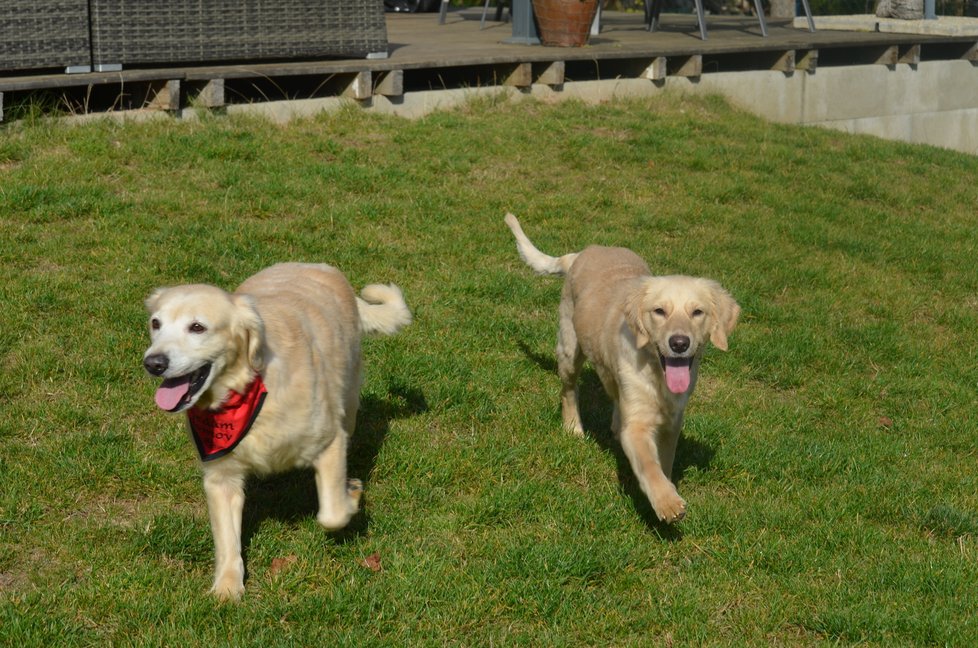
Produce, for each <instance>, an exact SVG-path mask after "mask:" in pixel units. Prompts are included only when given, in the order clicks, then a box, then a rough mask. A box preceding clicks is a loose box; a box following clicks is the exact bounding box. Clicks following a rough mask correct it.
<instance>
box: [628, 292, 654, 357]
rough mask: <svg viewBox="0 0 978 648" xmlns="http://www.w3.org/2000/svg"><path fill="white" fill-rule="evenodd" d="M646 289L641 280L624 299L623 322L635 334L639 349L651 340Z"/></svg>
mask: <svg viewBox="0 0 978 648" xmlns="http://www.w3.org/2000/svg"><path fill="white" fill-rule="evenodd" d="M648 290H649V286H648V284H647V283H645V282H642V283H641V284H639V285H638V286H637V287H636V288H635V290H633V291H632V293H631V294H630V295H629V296H628V298H627V299H626V300H625V324H627V325H628V328H629V330H631V332H632V334H633V335H634V336H635V345H636V346H637V347H638V348H639V349H641V348H643V347H644V346H646V345H647V344H648V343H649V342H650V341H651V340H652V331H651V328H652V326H651V322H650V321H649V319H648V313H647V312H646V310H645V296H646V294H647V293H648Z"/></svg>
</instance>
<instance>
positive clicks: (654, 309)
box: [652, 308, 666, 317]
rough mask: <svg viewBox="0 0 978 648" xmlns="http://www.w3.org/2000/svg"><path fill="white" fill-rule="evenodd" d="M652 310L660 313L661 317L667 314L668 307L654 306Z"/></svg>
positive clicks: (657, 313)
mask: <svg viewBox="0 0 978 648" xmlns="http://www.w3.org/2000/svg"><path fill="white" fill-rule="evenodd" d="M652 312H653V313H655V314H656V315H658V316H659V317H665V316H666V309H665V308H653V309H652Z"/></svg>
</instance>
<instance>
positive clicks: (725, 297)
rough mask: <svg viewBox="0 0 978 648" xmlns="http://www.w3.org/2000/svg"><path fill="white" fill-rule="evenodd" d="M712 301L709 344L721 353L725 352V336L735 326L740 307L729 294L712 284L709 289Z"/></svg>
mask: <svg viewBox="0 0 978 648" xmlns="http://www.w3.org/2000/svg"><path fill="white" fill-rule="evenodd" d="M710 288H711V295H712V299H713V317H714V321H713V328H712V329H711V330H710V342H712V343H713V346H715V347H716V348H718V349H720V350H721V351H726V350H727V336H728V335H729V334H730V332H731V331H733V329H734V326H736V325H737V318H738V317H740V305H738V304H737V302H736V301H734V298H733V297H731V296H730V294H729V293H728V292H727V291H726V290H724V289H723V288H721V287H720V284H716V283H714V284H713V285H712V286H711V287H710Z"/></svg>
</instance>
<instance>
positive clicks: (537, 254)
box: [506, 214, 577, 275]
mask: <svg viewBox="0 0 978 648" xmlns="http://www.w3.org/2000/svg"><path fill="white" fill-rule="evenodd" d="M506 225H508V226H509V229H510V231H512V232H513V236H515V237H516V249H517V250H518V251H519V253H520V258H521V259H523V261H525V262H526V265H528V266H530V267H531V268H533V270H535V271H536V272H538V273H539V274H553V275H562V274H567V271H568V270H570V267H571V265H572V264H573V263H574V259H576V258H577V252H571V253H570V254H565V255H563V256H559V257H552V256H550V255H549V254H544V253H543V252H541V251H540V250H538V249H537V248H536V246H535V245H533V243H531V242H530V239H529V238H528V237H527V236H526V234H524V233H523V228H522V227H520V222H519V221H518V220H516V216H513V215H512V214H506Z"/></svg>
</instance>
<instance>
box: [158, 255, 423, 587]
mask: <svg viewBox="0 0 978 648" xmlns="http://www.w3.org/2000/svg"><path fill="white" fill-rule="evenodd" d="M146 309H147V310H148V311H149V333H150V339H151V344H150V346H149V348H148V349H147V350H146V353H145V354H144V355H143V366H144V367H145V368H146V371H148V372H149V373H150V374H152V375H153V376H158V377H160V378H163V382H162V384H161V385H160V387H159V389H158V390H157V392H156V404H157V405H158V406H159V407H160V408H161V409H163V410H166V411H168V412H187V421H188V424H189V427H190V433H191V437H192V439H193V440H194V442H195V444H196V446H197V451H198V453H199V455H200V459H201V466H202V469H203V481H204V492H205V494H206V497H207V507H208V511H209V514H210V523H211V531H212V532H213V534H214V548H215V554H216V570H215V575H214V585H213V587H212V589H211V591H212V592H213V593H214V594H216V595H217V596H218V597H219V598H222V599H237V598H239V597H240V596H241V593H242V592H243V591H244V575H245V569H244V561H243V560H242V557H241V516H242V509H243V507H244V499H245V498H244V486H245V479H246V477H247V476H249V475H253V474H254V475H267V474H271V473H275V472H281V471H285V470H289V469H292V468H302V467H312V468H313V469H314V471H315V475H316V489H317V493H318V496H319V513H318V515H317V520H318V521H319V523H320V524H321V525H322V526H324V527H325V528H326V529H330V530H333V529H339V528H342V527H343V526H345V525H346V524H347V522H349V520H350V518H351V517H352V516H353V515H354V514H355V513H356V512H357V509H358V504H359V500H360V494H361V492H362V489H363V487H362V484H361V483H360V482H359V480H355V479H351V480H349V481H348V480H347V478H346V452H347V442H348V439H349V437H350V435H352V433H353V427H354V423H355V420H356V415H357V408H358V406H359V399H360V379H361V359H360V337H361V334H362V333H373V332H378V333H385V334H388V335H390V334H393V333H396V332H397V331H398V330H399V329H400V328H401V327H403V326H406V325H407V324H409V323H410V322H411V312H410V311H409V310H408V307H407V304H406V303H405V302H404V297H403V296H402V294H401V291H400V289H398V288H397V287H396V286H394V285H388V286H385V285H379V284H372V285H369V286H366V287H365V288H364V289H363V291H362V293H361V296H359V297H358V296H357V295H356V294H355V293H354V291H353V288H351V287H350V284H349V283H348V282H347V280H346V278H345V277H344V276H343V274H342V273H341V272H340V271H339V270H337V269H336V268H333V267H331V266H328V265H318V264H302V263H282V264H278V265H274V266H272V267H270V268H267V269H265V270H263V271H261V272H259V273H258V274H256V275H254V276H252V277H250V278H249V279H247V280H246V281H245V282H244V283H242V284H241V286H239V287H238V289H237V291H235V292H234V293H228V292H226V291H224V290H221V289H220V288H216V287H214V286H208V285H201V284H195V285H185V286H175V287H170V288H160V289H158V290H156V291H155V292H153V293H152V294H151V295H150V296H149V298H148V299H147V300H146Z"/></svg>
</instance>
